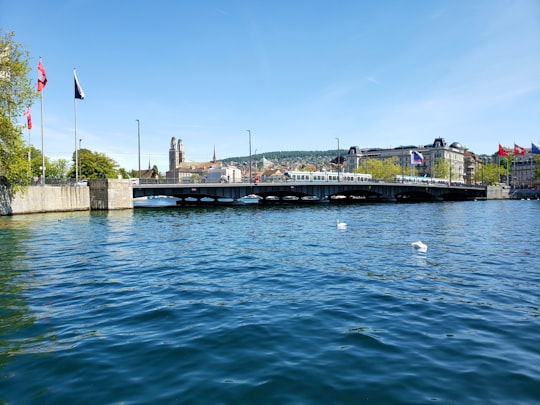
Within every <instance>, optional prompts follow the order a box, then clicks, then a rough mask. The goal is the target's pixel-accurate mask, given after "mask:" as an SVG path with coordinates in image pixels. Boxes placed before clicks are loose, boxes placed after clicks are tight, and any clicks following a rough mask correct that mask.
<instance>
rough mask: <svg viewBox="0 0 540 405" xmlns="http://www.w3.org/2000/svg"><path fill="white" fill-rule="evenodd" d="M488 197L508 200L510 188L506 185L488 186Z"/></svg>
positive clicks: (489, 198)
mask: <svg viewBox="0 0 540 405" xmlns="http://www.w3.org/2000/svg"><path fill="white" fill-rule="evenodd" d="M486 198H487V199H488V200H506V199H508V198H510V188H509V187H506V186H488V187H487V195H486Z"/></svg>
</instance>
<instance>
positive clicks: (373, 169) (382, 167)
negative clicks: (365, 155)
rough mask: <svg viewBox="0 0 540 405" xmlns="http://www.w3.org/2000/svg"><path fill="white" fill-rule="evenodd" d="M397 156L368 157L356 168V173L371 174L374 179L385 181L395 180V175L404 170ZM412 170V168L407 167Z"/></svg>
mask: <svg viewBox="0 0 540 405" xmlns="http://www.w3.org/2000/svg"><path fill="white" fill-rule="evenodd" d="M402 170H403V169H402V168H401V166H400V165H399V160H398V158H397V157H392V158H389V159H383V160H381V159H366V160H364V161H363V162H362V164H361V165H360V166H358V168H356V169H354V170H353V172H355V173H367V174H371V176H372V177H373V178H374V179H380V180H384V181H393V180H394V179H395V177H396V176H397V175H399V174H401V172H402ZM407 170H409V171H410V169H407Z"/></svg>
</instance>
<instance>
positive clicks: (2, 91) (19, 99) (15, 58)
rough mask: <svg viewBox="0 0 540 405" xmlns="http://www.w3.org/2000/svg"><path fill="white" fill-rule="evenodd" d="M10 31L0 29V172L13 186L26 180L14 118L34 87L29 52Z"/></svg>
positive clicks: (31, 97)
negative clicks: (30, 76)
mask: <svg viewBox="0 0 540 405" xmlns="http://www.w3.org/2000/svg"><path fill="white" fill-rule="evenodd" d="M14 36H15V34H14V33H13V32H7V33H4V32H3V31H1V30H0V175H1V176H3V178H4V179H5V180H7V182H8V183H10V184H12V185H14V186H15V187H20V186H23V187H24V186H26V185H27V184H28V182H29V181H30V178H31V177H30V170H29V165H28V150H27V146H26V145H25V142H24V141H23V133H22V132H23V131H22V127H21V126H20V125H17V119H18V118H20V117H21V116H22V115H23V112H24V110H25V108H26V107H28V106H29V105H31V104H32V101H33V100H34V98H35V90H34V88H33V87H32V83H31V80H30V78H29V73H30V71H31V69H30V66H29V63H28V58H29V54H28V51H27V50H26V49H24V48H23V46H22V45H20V44H18V43H17V42H15V40H14Z"/></svg>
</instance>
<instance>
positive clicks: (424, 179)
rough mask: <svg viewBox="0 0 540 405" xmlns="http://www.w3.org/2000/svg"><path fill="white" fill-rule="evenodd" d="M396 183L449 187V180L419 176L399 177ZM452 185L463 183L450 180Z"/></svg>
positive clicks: (462, 183)
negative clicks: (443, 185) (444, 185)
mask: <svg viewBox="0 0 540 405" xmlns="http://www.w3.org/2000/svg"><path fill="white" fill-rule="evenodd" d="M395 181H396V183H421V184H446V185H450V180H449V179H439V178H436V177H427V176H426V177H421V176H401V175H398V176H396V178H395ZM452 184H453V185H464V184H465V182H464V181H463V180H459V179H452Z"/></svg>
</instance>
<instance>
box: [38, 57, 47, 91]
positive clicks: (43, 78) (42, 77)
mask: <svg viewBox="0 0 540 405" xmlns="http://www.w3.org/2000/svg"><path fill="white" fill-rule="evenodd" d="M37 68H38V82H37V91H38V93H41V90H43V88H44V87H45V85H46V84H47V73H45V68H44V67H43V63H41V58H40V59H39V63H38V67H37Z"/></svg>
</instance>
